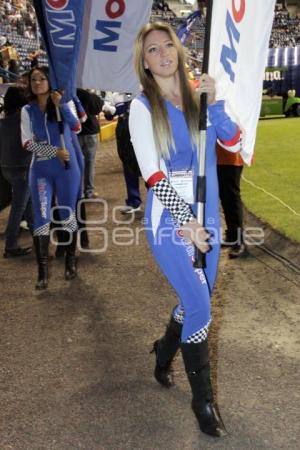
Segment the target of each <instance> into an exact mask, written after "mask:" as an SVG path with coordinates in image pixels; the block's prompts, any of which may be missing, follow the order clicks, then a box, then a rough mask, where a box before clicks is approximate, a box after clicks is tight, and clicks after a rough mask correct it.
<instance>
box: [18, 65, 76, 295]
mask: <svg viewBox="0 0 300 450" xmlns="http://www.w3.org/2000/svg"><path fill="white" fill-rule="evenodd" d="M29 91H30V96H31V102H30V103H29V104H28V105H26V106H24V107H23V108H22V114H21V133H22V144H23V147H24V149H25V150H26V151H28V152H31V153H32V155H33V161H32V165H31V169H30V190H31V197H32V203H33V207H34V230H33V235H34V245H35V250H36V257H37V263H38V279H37V283H36V289H46V288H47V286H48V248H49V241H50V223H51V201H52V197H53V194H54V193H55V195H56V200H57V204H58V206H59V208H60V209H59V215H60V219H61V221H62V226H63V229H64V230H65V231H66V232H67V233H68V235H69V244H68V245H67V248H66V258H65V279H66V280H71V279H73V278H75V277H76V275H77V267H76V255H75V252H76V242H77V221H76V213H75V210H76V204H77V200H78V193H79V191H80V170H79V167H78V161H77V158H76V151H75V149H74V146H73V140H72V132H73V131H74V132H75V131H76V132H79V131H80V129H81V126H80V122H79V120H78V118H77V117H75V115H74V114H73V113H72V111H71V110H70V108H69V106H68V104H67V103H62V95H61V94H60V92H58V91H54V92H51V87H50V82H49V70H48V68H47V67H36V68H34V69H32V70H31V71H30V73H29ZM56 107H58V108H59V109H60V112H61V115H62V119H63V124H64V140H65V144H66V148H62V147H61V140H60V133H59V127H58V123H57V119H56V111H55V108H56ZM66 163H68V166H66Z"/></svg>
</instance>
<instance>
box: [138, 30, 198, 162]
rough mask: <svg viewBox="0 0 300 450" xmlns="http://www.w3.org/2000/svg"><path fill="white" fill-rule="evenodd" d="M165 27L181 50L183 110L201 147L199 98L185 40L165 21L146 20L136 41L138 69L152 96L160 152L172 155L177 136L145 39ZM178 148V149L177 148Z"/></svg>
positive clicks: (156, 141)
mask: <svg viewBox="0 0 300 450" xmlns="http://www.w3.org/2000/svg"><path fill="white" fill-rule="evenodd" d="M154 30H158V31H164V32H166V33H167V34H168V35H169V38H170V40H171V41H172V42H173V44H174V46H175V48H176V50H177V53H178V75H179V81H180V90H181V98H182V105H183V113H184V115H185V119H186V122H187V126H188V129H189V132H190V135H191V142H192V144H193V145H194V146H197V147H198V143H199V127H198V121H199V101H197V98H196V95H195V92H194V91H193V89H192V87H191V85H190V83H189V80H188V75H187V71H186V68H185V54H184V50H183V47H182V45H181V43H180V42H179V40H178V38H177V36H176V34H175V33H174V31H173V30H172V28H171V27H170V26H169V25H167V24H165V23H162V22H154V23H148V24H146V25H145V26H144V27H143V28H142V29H141V30H140V31H139V33H138V35H137V38H136V41H135V50H134V60H135V70H136V72H137V75H138V77H139V80H140V83H141V85H142V86H143V93H144V94H145V96H146V97H147V98H148V100H149V103H150V107H151V113H152V126H153V133H154V139H155V143H156V146H157V151H158V154H159V155H160V156H163V157H166V158H167V159H169V158H170V152H169V149H170V147H171V146H173V147H174V140H173V136H172V133H171V127H170V123H169V120H168V115H167V110H166V107H165V103H164V99H163V97H162V95H161V91H160V88H159V86H158V84H157V83H156V81H155V79H154V78H153V76H152V74H151V72H150V70H148V69H145V67H144V43H145V39H146V37H147V36H148V34H149V33H150V32H151V31H154ZM174 150H176V149H174Z"/></svg>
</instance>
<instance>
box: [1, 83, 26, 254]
mask: <svg viewBox="0 0 300 450" xmlns="http://www.w3.org/2000/svg"><path fill="white" fill-rule="evenodd" d="M26 103H27V100H26V97H25V95H24V90H23V89H22V88H20V87H19V86H10V87H9V88H8V90H7V92H6V94H5V97H4V112H5V118H4V119H1V121H0V155H1V160H0V162H1V170H2V174H3V177H4V178H5V180H6V181H7V182H8V183H10V185H11V187H12V200H11V209H10V213H9V217H8V222H7V227H6V232H5V250H4V254H3V256H4V258H10V257H18V256H25V255H27V254H28V253H30V252H31V247H24V248H22V247H19V246H18V234H19V229H20V223H21V220H22V216H23V215H24V218H25V220H26V222H27V224H28V225H29V228H30V229H31V230H32V227H33V211H32V205H31V200H30V191H29V185H28V174H29V166H30V162H31V154H30V153H27V152H25V151H24V150H23V148H22V144H21V136H20V110H21V108H22V106H24V105H25V104H26Z"/></svg>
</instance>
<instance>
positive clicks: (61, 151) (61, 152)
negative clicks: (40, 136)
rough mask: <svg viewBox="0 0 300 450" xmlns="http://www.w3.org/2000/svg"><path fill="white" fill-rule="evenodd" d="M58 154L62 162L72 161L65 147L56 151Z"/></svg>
mask: <svg viewBox="0 0 300 450" xmlns="http://www.w3.org/2000/svg"><path fill="white" fill-rule="evenodd" d="M56 156H57V157H58V159H59V160H60V161H61V162H62V163H64V162H65V161H70V153H69V152H68V150H66V149H65V148H59V149H58V150H57V152H56Z"/></svg>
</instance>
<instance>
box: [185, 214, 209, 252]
mask: <svg viewBox="0 0 300 450" xmlns="http://www.w3.org/2000/svg"><path fill="white" fill-rule="evenodd" d="M180 231H181V235H182V236H183V237H184V238H185V239H189V240H190V241H192V243H193V244H194V245H195V246H196V247H198V248H199V250H200V252H201V253H207V252H208V251H210V250H211V246H210V245H209V243H208V242H207V241H208V239H209V238H210V234H209V233H208V232H207V231H206V230H205V228H203V227H202V226H201V225H200V224H199V223H198V222H197V221H196V220H192V221H191V222H188V223H186V224H185V225H183V226H182V227H181V228H180Z"/></svg>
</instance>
